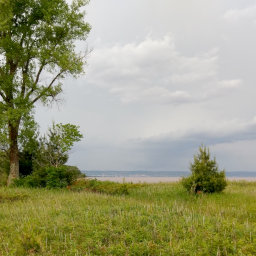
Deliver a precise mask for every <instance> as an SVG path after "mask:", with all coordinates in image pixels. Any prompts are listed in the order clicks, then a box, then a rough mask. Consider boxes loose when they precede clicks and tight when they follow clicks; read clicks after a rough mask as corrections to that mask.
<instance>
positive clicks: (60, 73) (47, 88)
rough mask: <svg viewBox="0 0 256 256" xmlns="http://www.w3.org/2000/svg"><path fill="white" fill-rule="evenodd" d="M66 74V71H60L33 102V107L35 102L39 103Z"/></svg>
mask: <svg viewBox="0 0 256 256" xmlns="http://www.w3.org/2000/svg"><path fill="white" fill-rule="evenodd" d="M64 72H65V70H62V71H60V72H59V73H58V74H57V75H56V76H55V77H54V78H53V79H52V81H51V82H50V84H49V85H48V86H47V87H46V88H44V89H43V91H42V92H41V93H40V94H39V95H38V96H37V97H36V98H35V99H33V100H32V101H31V105H33V104H34V103H35V102H37V101H38V100H39V99H40V98H41V97H42V96H43V95H44V93H46V92H47V91H48V90H49V89H50V88H51V87H52V85H53V84H54V82H55V81H56V80H57V79H58V78H59V77H60V76H61V75H62V74H63V73H64Z"/></svg>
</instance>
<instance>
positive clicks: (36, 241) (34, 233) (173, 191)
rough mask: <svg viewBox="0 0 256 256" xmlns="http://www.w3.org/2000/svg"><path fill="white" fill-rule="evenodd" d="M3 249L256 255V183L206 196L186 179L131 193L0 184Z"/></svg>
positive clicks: (14, 251) (21, 251) (3, 251)
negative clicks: (190, 188)
mask: <svg viewBox="0 0 256 256" xmlns="http://www.w3.org/2000/svg"><path fill="white" fill-rule="evenodd" d="M0 255H8V256H9V255H10V256H11V255H17V256H22V255H58V256H60V255H70V256H71V255H72V256H75V255H214V256H216V255H247V256H248V255H256V183H253V182H252V183H245V182H237V183H229V185H228V187H227V189H226V190H225V191H224V193H221V194H212V195H198V196H192V195H189V194H187V193H186V192H185V191H184V189H183V188H182V187H181V185H180V184H179V183H169V184H151V185H146V186H142V187H138V188H135V189H132V190H131V191H130V193H129V195H126V196H114V195H106V194H96V193H90V192H71V191H67V190H44V189H23V188H0Z"/></svg>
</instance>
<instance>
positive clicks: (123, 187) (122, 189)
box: [69, 179, 138, 195]
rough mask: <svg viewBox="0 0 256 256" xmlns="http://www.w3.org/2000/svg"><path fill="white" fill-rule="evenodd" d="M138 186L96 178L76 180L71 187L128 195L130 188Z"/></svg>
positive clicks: (73, 189)
mask: <svg viewBox="0 0 256 256" xmlns="http://www.w3.org/2000/svg"><path fill="white" fill-rule="evenodd" d="M137 186H138V185H134V184H128V183H116V182H111V181H99V180H96V179H80V180H78V181H76V182H74V183H73V184H72V185H71V186H70V187H69V189H70V190H72V191H91V192H96V193H105V194H110V195H127V194H128V193H129V192H128V189H129V188H131V187H137Z"/></svg>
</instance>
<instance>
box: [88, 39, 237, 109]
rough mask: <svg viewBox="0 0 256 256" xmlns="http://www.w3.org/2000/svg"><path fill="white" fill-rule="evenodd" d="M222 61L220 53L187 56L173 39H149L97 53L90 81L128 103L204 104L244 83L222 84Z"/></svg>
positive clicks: (104, 49) (94, 53)
mask: <svg viewBox="0 0 256 256" xmlns="http://www.w3.org/2000/svg"><path fill="white" fill-rule="evenodd" d="M218 58H219V56H218V50H217V49H213V50H210V51H209V52H206V53H204V54H197V55H195V56H185V55H183V54H181V53H180V52H179V51H178V50H177V48H176V46H175V42H174V40H173V38H172V37H170V36H168V35H167V36H165V37H163V38H161V39H152V38H149V37H148V38H146V39H145V40H144V41H142V42H140V43H138V44H135V43H130V44H126V45H115V46H113V47H111V48H101V49H96V50H95V51H94V52H93V53H92V56H91V59H90V60H89V63H90V67H89V70H88V81H89V82H90V83H92V84H94V85H96V86H101V87H105V88H107V89H108V90H109V92H110V93H111V94H113V95H115V96H116V97H118V98H120V100H121V101H122V102H124V103H129V102H136V101H140V102H150V103H163V104H166V103H171V104H178V103H185V102H191V101H201V100H205V99H208V98H209V97H215V95H217V94H218V93H216V90H220V91H222V93H223V88H224V87H225V89H227V88H230V89H233V88H234V87H235V85H238V84H239V83H240V80H225V81H219V80H218ZM212 88H215V89H214V93H212ZM218 95H220V94H218Z"/></svg>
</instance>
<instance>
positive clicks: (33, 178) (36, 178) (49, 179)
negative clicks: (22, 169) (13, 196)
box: [14, 165, 84, 188]
mask: <svg viewBox="0 0 256 256" xmlns="http://www.w3.org/2000/svg"><path fill="white" fill-rule="evenodd" d="M83 176H84V175H83V174H81V172H80V171H79V169H78V168H77V167H75V166H65V165H63V166H60V167H54V166H50V167H46V168H42V169H39V170H37V171H34V172H33V173H32V174H31V175H28V176H26V177H23V178H20V179H17V180H15V181H14V185H15V186H23V187H47V188H63V187H66V186H68V185H71V183H72V182H74V181H75V180H76V179H78V178H79V177H83Z"/></svg>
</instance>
